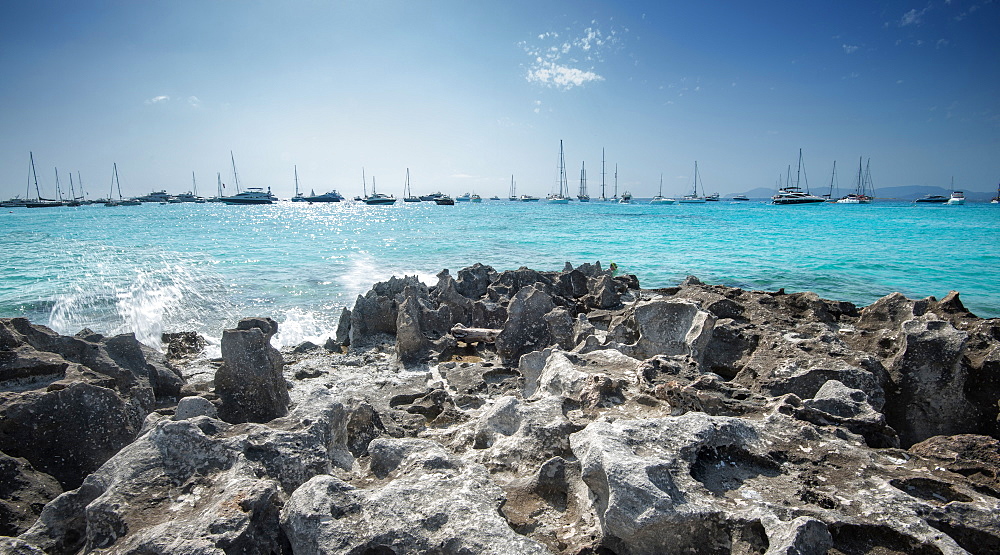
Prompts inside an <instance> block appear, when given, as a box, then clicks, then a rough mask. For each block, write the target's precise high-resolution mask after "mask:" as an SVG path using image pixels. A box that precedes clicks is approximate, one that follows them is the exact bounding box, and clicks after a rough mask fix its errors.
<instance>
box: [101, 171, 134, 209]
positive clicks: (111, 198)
mask: <svg viewBox="0 0 1000 555" xmlns="http://www.w3.org/2000/svg"><path fill="white" fill-rule="evenodd" d="M112 168H113V171H112V173H111V191H110V192H109V193H108V200H107V202H105V203H104V206H138V205H139V204H141V203H140V202H139V201H137V200H135V199H131V200H125V199H124V198H122V184H121V182H120V181H118V163H117V162H115V163H113V164H112ZM115 189H117V190H118V200H115Z"/></svg>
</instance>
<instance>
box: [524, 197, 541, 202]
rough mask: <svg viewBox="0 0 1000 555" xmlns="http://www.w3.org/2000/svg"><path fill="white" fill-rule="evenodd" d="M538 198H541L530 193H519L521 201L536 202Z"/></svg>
mask: <svg viewBox="0 0 1000 555" xmlns="http://www.w3.org/2000/svg"><path fill="white" fill-rule="evenodd" d="M539 200H541V199H540V198H538V197H533V196H531V195H521V202H538V201H539Z"/></svg>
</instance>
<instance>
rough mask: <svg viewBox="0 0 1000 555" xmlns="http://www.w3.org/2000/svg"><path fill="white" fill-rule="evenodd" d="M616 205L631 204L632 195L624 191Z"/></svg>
mask: <svg viewBox="0 0 1000 555" xmlns="http://www.w3.org/2000/svg"><path fill="white" fill-rule="evenodd" d="M618 204H632V193H630V192H628V191H625V192H624V193H622V196H621V198H620V199H618Z"/></svg>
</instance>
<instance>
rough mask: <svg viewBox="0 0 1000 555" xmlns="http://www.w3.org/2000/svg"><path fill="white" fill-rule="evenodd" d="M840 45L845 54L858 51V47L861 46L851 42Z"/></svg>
mask: <svg viewBox="0 0 1000 555" xmlns="http://www.w3.org/2000/svg"><path fill="white" fill-rule="evenodd" d="M842 47H843V48H844V52H845V53H847V54H854V53H855V52H857V51H858V49H859V48H861V47H860V46H856V45H853V44H844V45H842Z"/></svg>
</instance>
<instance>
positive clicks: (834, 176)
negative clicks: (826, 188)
mask: <svg viewBox="0 0 1000 555" xmlns="http://www.w3.org/2000/svg"><path fill="white" fill-rule="evenodd" d="M836 182H837V161H836V160H834V161H833V173H831V174H830V194H829V195H827V196H828V197H830V198H833V184H834V183H836ZM837 193H840V191H837Z"/></svg>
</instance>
